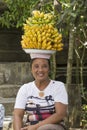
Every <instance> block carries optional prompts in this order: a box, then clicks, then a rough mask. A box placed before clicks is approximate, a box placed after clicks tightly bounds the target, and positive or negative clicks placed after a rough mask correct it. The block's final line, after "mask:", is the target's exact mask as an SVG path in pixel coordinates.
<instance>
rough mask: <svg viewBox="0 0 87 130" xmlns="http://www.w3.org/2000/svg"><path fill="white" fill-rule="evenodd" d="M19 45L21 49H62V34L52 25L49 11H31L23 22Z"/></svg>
mask: <svg viewBox="0 0 87 130" xmlns="http://www.w3.org/2000/svg"><path fill="white" fill-rule="evenodd" d="M23 29H24V34H23V35H22V40H21V45H22V48H23V49H42V50H57V51H61V50H62V49H63V43H62V35H61V34H60V33H59V31H58V29H57V28H56V27H55V25H54V16H53V15H52V14H50V13H44V12H40V11H33V12H32V17H29V18H28V19H27V20H26V23H25V24H24V28H23Z"/></svg>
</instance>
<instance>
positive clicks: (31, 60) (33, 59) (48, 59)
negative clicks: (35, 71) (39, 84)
mask: <svg viewBox="0 0 87 130" xmlns="http://www.w3.org/2000/svg"><path fill="white" fill-rule="evenodd" d="M35 59H36V58H34V59H31V61H30V67H32V63H33V61H34V60H35ZM46 60H47V61H48V64H49V68H50V60H49V59H46Z"/></svg>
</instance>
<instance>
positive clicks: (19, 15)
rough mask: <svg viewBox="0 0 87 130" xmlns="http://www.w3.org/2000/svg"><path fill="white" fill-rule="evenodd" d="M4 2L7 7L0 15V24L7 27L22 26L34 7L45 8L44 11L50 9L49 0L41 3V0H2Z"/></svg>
mask: <svg viewBox="0 0 87 130" xmlns="http://www.w3.org/2000/svg"><path fill="white" fill-rule="evenodd" d="M4 2H5V4H6V5H7V9H6V10H5V11H4V13H2V14H1V16H0V26H2V27H7V28H10V27H15V28H19V27H22V26H23V23H24V22H25V21H26V19H27V18H28V17H29V16H30V15H31V12H32V11H33V10H35V9H36V8H40V10H45V9H46V11H49V10H50V9H52V7H51V5H52V4H50V2H47V4H44V3H42V4H41V0H25V1H24V0H4Z"/></svg>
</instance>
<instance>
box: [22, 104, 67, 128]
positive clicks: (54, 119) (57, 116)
mask: <svg viewBox="0 0 87 130" xmlns="http://www.w3.org/2000/svg"><path fill="white" fill-rule="evenodd" d="M55 111H56V112H55V113H54V114H52V115H51V116H50V117H48V118H46V119H45V120H43V121H40V122H39V123H37V124H35V125H31V126H28V127H26V128H22V129H21V130H37V128H39V127H40V126H42V125H45V124H56V123H58V122H60V121H61V120H63V119H64V117H65V116H66V115H67V105H65V104H62V103H60V102H56V103H55Z"/></svg>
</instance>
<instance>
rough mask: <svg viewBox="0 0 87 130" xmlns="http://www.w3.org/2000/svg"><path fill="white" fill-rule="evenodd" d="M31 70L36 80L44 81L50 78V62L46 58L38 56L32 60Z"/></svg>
mask: <svg viewBox="0 0 87 130" xmlns="http://www.w3.org/2000/svg"><path fill="white" fill-rule="evenodd" d="M31 71H32V74H33V77H34V78H35V80H38V81H44V80H47V79H48V75H49V62H48V60H46V59H42V58H37V59H34V60H33V62H32V67H31Z"/></svg>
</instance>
